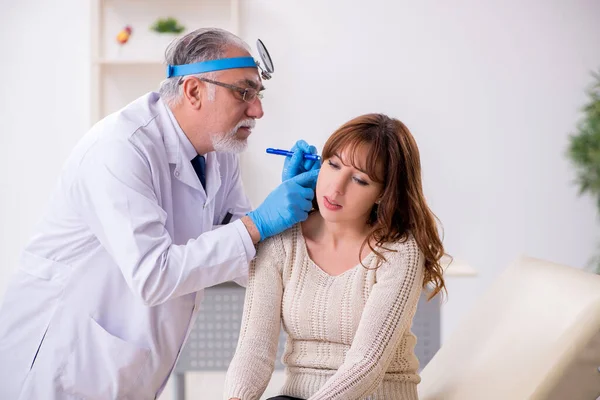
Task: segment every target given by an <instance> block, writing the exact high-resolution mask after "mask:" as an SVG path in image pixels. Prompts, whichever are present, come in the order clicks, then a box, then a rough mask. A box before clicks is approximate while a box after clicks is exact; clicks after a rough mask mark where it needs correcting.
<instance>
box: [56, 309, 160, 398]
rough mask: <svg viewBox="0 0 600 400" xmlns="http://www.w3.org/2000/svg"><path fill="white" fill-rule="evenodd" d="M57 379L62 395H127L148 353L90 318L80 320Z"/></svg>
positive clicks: (88, 396) (109, 396) (144, 363)
mask: <svg viewBox="0 0 600 400" xmlns="http://www.w3.org/2000/svg"><path fill="white" fill-rule="evenodd" d="M78 330H79V332H78V337H77V339H76V341H75V344H74V348H73V349H72V351H71V354H70V355H69V357H68V359H67V362H66V365H65V367H64V369H63V371H62V374H61V376H60V381H61V385H62V387H63V389H64V391H65V392H67V393H70V394H73V395H76V396H79V397H82V398H85V399H89V400H92V399H120V398H124V397H125V396H127V394H128V392H129V391H130V390H131V389H133V388H134V387H135V386H136V384H137V380H138V378H139V377H140V374H141V372H142V369H143V368H144V366H145V365H146V364H147V362H148V359H149V356H150V350H149V349H145V348H140V347H137V346H135V345H134V344H132V343H128V342H126V341H124V340H123V339H120V338H118V337H116V336H113V335H111V334H110V333H108V332H107V331H106V330H105V329H104V328H103V327H102V326H100V324H98V322H96V321H95V320H94V319H93V318H91V317H88V318H87V319H84V320H83V323H82V324H81V326H79V327H78Z"/></svg>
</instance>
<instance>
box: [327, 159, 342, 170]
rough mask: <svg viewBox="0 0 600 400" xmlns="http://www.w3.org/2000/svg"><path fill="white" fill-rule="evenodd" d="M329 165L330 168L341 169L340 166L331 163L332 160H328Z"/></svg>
mask: <svg viewBox="0 0 600 400" xmlns="http://www.w3.org/2000/svg"><path fill="white" fill-rule="evenodd" d="M327 163H328V164H329V166H330V167H331V168H333V169H340V166H339V165H337V164H334V163H333V162H331V160H327Z"/></svg>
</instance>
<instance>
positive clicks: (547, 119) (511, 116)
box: [241, 0, 600, 337]
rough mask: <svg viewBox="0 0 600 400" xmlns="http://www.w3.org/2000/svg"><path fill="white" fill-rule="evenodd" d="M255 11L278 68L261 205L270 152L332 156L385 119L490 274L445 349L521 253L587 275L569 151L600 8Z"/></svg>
mask: <svg viewBox="0 0 600 400" xmlns="http://www.w3.org/2000/svg"><path fill="white" fill-rule="evenodd" d="M243 4H244V7H243V10H242V13H241V14H242V15H243V16H244V18H243V21H244V23H245V25H244V27H243V33H244V36H245V38H246V39H247V40H250V39H252V40H254V38H256V37H260V38H262V39H263V41H264V42H265V43H266V44H267V46H268V48H269V51H270V53H271V55H272V57H273V58H274V61H275V74H274V77H273V79H272V80H271V81H269V82H267V84H266V86H267V88H268V89H267V91H266V93H265V96H266V98H265V100H264V104H265V108H266V110H267V111H266V113H267V114H266V116H265V118H264V120H263V121H261V122H260V124H259V126H260V129H258V130H256V133H255V136H254V137H253V140H252V143H251V146H250V151H249V152H248V155H247V157H246V159H245V161H246V165H247V166H248V170H247V171H245V178H246V182H247V184H248V185H247V186H248V191H249V193H250V195H251V197H252V199H253V201H254V202H258V201H259V200H260V199H262V198H263V197H264V196H265V195H266V194H267V193H268V190H269V188H271V187H272V186H273V185H275V183H276V182H277V179H278V174H279V170H278V168H266V167H265V165H264V164H265V163H271V162H272V161H271V158H269V157H273V156H266V155H264V154H263V153H264V149H265V148H266V147H289V146H291V144H292V143H293V141H294V140H295V138H298V137H300V138H304V139H306V140H308V141H310V142H313V143H316V144H318V145H319V146H320V145H322V144H323V143H324V141H325V140H326V138H327V136H328V135H329V134H330V133H331V132H332V131H333V130H334V129H335V128H336V127H338V126H339V125H340V124H341V123H343V122H345V121H346V120H348V119H349V118H352V117H354V116H356V115H358V114H362V113H367V112H384V113H389V114H390V115H393V116H395V117H397V118H399V119H401V120H402V121H404V122H405V123H406V124H407V126H408V127H409V129H411V131H412V132H413V134H414V135H415V137H416V139H417V141H418V144H419V146H420V150H421V156H422V163H423V170H424V184H425V190H426V195H427V196H428V199H429V202H430V205H431V207H432V209H433V210H434V212H435V213H436V214H437V215H438V216H439V217H440V219H441V220H442V222H443V224H444V229H445V244H446V246H447V251H448V252H449V253H451V254H452V255H454V256H455V257H456V258H457V259H462V260H463V261H465V262H467V263H468V264H469V265H471V266H472V267H474V268H476V269H477V270H478V271H479V274H480V275H479V277H478V278H477V279H467V280H465V279H462V280H459V279H458V278H450V279H449V281H450V282H449V291H450V293H449V301H448V303H447V304H446V306H445V309H444V316H443V321H442V324H443V333H442V335H443V337H445V336H447V335H448V334H449V333H450V332H451V331H452V329H453V328H454V326H455V325H456V323H457V322H458V321H459V319H460V317H461V316H462V315H463V314H464V311H465V310H468V309H469V307H470V306H471V305H472V303H473V301H474V299H475V298H476V297H477V296H478V295H479V294H480V293H481V291H482V290H483V289H484V288H485V287H486V286H487V285H488V284H489V283H490V281H491V280H492V279H493V277H495V276H496V275H497V274H498V273H499V272H500V271H501V270H503V269H504V268H505V267H506V266H507V264H508V263H510V262H511V261H512V260H514V259H515V258H516V257H517V256H518V255H519V254H522V253H527V254H529V255H532V256H535V257H541V258H546V259H549V260H553V261H556V262H560V263H565V264H568V265H572V266H577V267H581V266H584V265H585V263H586V262H587V259H588V257H589V256H590V255H591V254H592V252H593V251H594V249H595V246H596V243H597V242H598V241H600V235H598V222H599V221H598V220H597V219H596V217H595V210H594V208H593V206H592V201H591V199H585V198H578V197H577V194H576V189H575V187H574V186H572V185H571V183H570V181H571V180H572V178H573V175H572V168H571V167H570V165H569V164H568V163H567V161H566V160H565V158H564V156H563V154H564V150H565V146H566V144H567V133H568V132H570V131H572V129H573V126H574V125H575V121H576V119H577V118H578V108H579V107H581V105H582V103H583V102H584V100H585V96H584V94H583V89H584V87H585V85H587V84H588V82H589V81H590V76H589V71H590V70H592V69H594V68H599V67H600V53H599V52H598V49H600V3H599V2H597V1H594V0H577V1H569V2H565V1H559V0H554V1H520V0H511V1H504V2H493V4H494V5H492V2H483V1H478V0H463V1H453V2H443V1H433V0H427V1H419V2H415V1H395V2H392V1H385V0H371V1H368V2H365V1H359V0H352V1H348V0H346V1H340V0H336V1H319V0H304V1H293V2H291V1H286V2H275V1H270V0H262V1H250V2H244V3H243ZM280 163H281V161H280Z"/></svg>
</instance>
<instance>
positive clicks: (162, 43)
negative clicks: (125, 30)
mask: <svg viewBox="0 0 600 400" xmlns="http://www.w3.org/2000/svg"><path fill="white" fill-rule="evenodd" d="M150 30H151V31H153V32H155V33H156V34H157V42H158V43H157V47H158V51H159V52H160V53H161V54H164V51H165V50H166V48H167V46H168V45H169V43H171V42H172V41H173V40H174V39H175V38H176V37H177V36H178V35H179V34H180V33H182V32H183V31H184V30H185V27H184V26H183V25H181V24H180V23H179V21H177V19H175V18H173V17H166V18H159V19H157V20H156V21H155V22H154V24H152V25H151V26H150Z"/></svg>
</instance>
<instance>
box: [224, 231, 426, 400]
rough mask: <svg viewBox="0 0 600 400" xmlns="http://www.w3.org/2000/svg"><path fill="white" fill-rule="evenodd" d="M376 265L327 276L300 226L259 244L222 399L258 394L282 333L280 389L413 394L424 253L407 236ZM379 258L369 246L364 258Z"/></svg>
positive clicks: (340, 394) (347, 396) (411, 397)
mask: <svg viewBox="0 0 600 400" xmlns="http://www.w3.org/2000/svg"><path fill="white" fill-rule="evenodd" d="M386 247H388V248H391V249H393V250H397V252H387V251H384V253H383V254H384V256H385V258H386V259H387V262H384V263H383V264H382V265H381V266H380V267H379V268H377V269H370V270H369V269H366V268H364V267H363V266H362V265H360V264H358V265H356V266H355V267H354V268H352V269H350V270H348V271H346V272H344V273H343V274H340V275H338V276H331V275H329V274H327V273H326V272H324V271H323V270H322V269H320V268H319V267H318V266H317V265H316V264H315V263H314V262H312V260H311V259H310V258H309V256H308V251H307V249H306V244H305V241H304V238H303V236H302V231H301V228H300V225H296V226H294V227H293V228H291V229H289V230H287V231H286V232H284V233H282V234H280V235H277V236H274V237H272V238H270V239H267V240H265V241H264V242H262V243H261V245H260V246H259V248H258V252H257V256H256V258H255V259H254V261H253V262H252V265H251V267H250V276H249V282H248V287H247V290H246V300H245V305H244V316H243V319H242V326H241V329H240V337H239V342H238V346H237V349H236V353H235V355H234V357H233V360H232V361H231V364H230V366H229V369H228V371H227V377H226V380H225V393H224V398H225V399H229V398H236V397H239V398H240V399H242V400H258V399H260V396H261V395H262V394H263V392H264V390H265V389H266V387H267V385H268V383H269V380H270V378H271V374H272V372H273V369H274V362H275V356H276V353H277V343H278V337H279V329H280V326H281V325H283V329H285V332H286V333H287V335H288V339H287V342H286V346H285V353H284V355H283V358H282V361H283V363H284V364H285V366H286V381H285V384H284V386H283V388H282V390H281V394H284V395H288V396H294V397H299V398H303V399H310V400H317V399H343V400H352V399H373V400H374V399H384V400H395V399H397V400H415V399H418V396H417V384H418V383H419V382H420V377H419V375H418V373H417V371H418V368H419V362H418V360H417V358H416V357H415V354H414V347H415V343H416V338H415V336H414V335H413V333H412V332H411V330H410V328H411V324H412V319H413V316H414V314H415V311H416V308H417V302H418V300H419V296H420V294H421V289H422V286H423V270H424V258H423V254H422V253H421V251H420V250H419V248H418V247H417V244H416V241H415V240H414V239H413V238H412V237H411V238H409V239H408V240H407V241H406V242H404V243H395V244H392V245H388V246H386ZM363 264H365V265H366V266H367V267H369V268H374V267H375V266H376V256H375V254H374V253H370V254H369V255H368V256H367V257H366V258H365V259H364V260H363Z"/></svg>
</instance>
